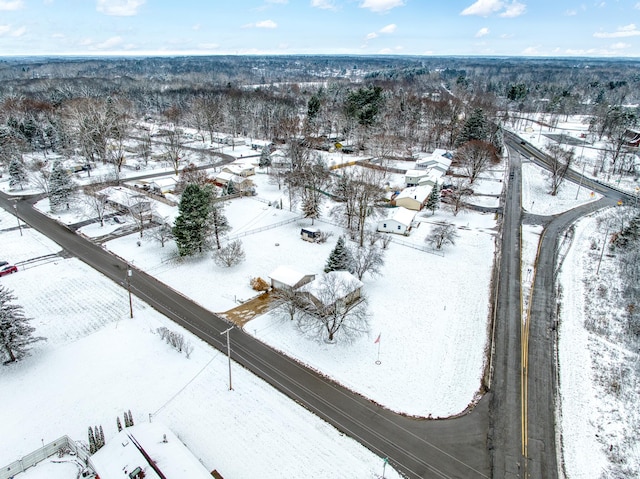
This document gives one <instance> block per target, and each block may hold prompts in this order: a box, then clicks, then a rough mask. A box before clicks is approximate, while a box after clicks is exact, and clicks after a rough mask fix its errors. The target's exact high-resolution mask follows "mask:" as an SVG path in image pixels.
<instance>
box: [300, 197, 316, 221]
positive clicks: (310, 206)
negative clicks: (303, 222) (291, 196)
mask: <svg viewBox="0 0 640 479" xmlns="http://www.w3.org/2000/svg"><path fill="white" fill-rule="evenodd" d="M302 213H303V214H304V217H305V218H311V224H312V225H313V221H314V220H315V219H316V218H319V217H320V196H319V195H317V194H313V193H311V194H305V195H304V197H303V198H302Z"/></svg>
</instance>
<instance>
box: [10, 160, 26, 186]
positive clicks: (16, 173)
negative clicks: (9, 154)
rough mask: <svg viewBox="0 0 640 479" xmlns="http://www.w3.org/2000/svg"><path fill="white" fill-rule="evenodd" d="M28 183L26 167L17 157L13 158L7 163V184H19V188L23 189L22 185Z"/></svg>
mask: <svg viewBox="0 0 640 479" xmlns="http://www.w3.org/2000/svg"><path fill="white" fill-rule="evenodd" d="M27 183H29V176H28V175H27V168H26V167H25V165H24V163H23V162H22V160H20V159H19V158H15V157H14V158H13V159H12V160H11V163H9V186H10V187H11V188H13V187H14V186H19V187H20V189H21V190H22V189H24V185H26V184H27Z"/></svg>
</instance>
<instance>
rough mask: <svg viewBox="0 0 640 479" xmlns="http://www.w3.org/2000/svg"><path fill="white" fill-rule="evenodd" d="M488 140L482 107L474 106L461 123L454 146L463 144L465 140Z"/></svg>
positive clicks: (487, 128) (485, 119) (486, 124)
mask: <svg viewBox="0 0 640 479" xmlns="http://www.w3.org/2000/svg"><path fill="white" fill-rule="evenodd" d="M471 140H480V141H488V140H489V124H488V122H487V118H486V117H485V115H484V112H483V111H482V108H476V109H475V110H473V113H471V115H470V116H469V118H467V121H465V122H464V125H462V129H461V130H460V134H459V135H458V138H457V139H456V147H458V146H461V145H464V144H465V143H466V142H467V141H471Z"/></svg>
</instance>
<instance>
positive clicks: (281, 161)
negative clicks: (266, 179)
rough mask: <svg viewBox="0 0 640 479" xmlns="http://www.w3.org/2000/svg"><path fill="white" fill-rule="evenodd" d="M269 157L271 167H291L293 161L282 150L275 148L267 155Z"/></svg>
mask: <svg viewBox="0 0 640 479" xmlns="http://www.w3.org/2000/svg"><path fill="white" fill-rule="evenodd" d="M269 157H270V158H271V168H276V169H278V168H280V169H283V170H284V169H291V166H292V165H293V162H292V161H291V158H289V157H287V155H285V153H284V152H283V151H282V150H276V151H274V152H273V153H271V154H270V155H269Z"/></svg>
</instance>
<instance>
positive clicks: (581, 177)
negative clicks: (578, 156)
mask: <svg viewBox="0 0 640 479" xmlns="http://www.w3.org/2000/svg"><path fill="white" fill-rule="evenodd" d="M586 166H587V164H586V163H584V164H583V165H582V174H581V175H580V183H578V191H576V200H577V199H578V193H580V187H581V186H582V179H583V178H584V169H585V167H586Z"/></svg>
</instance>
